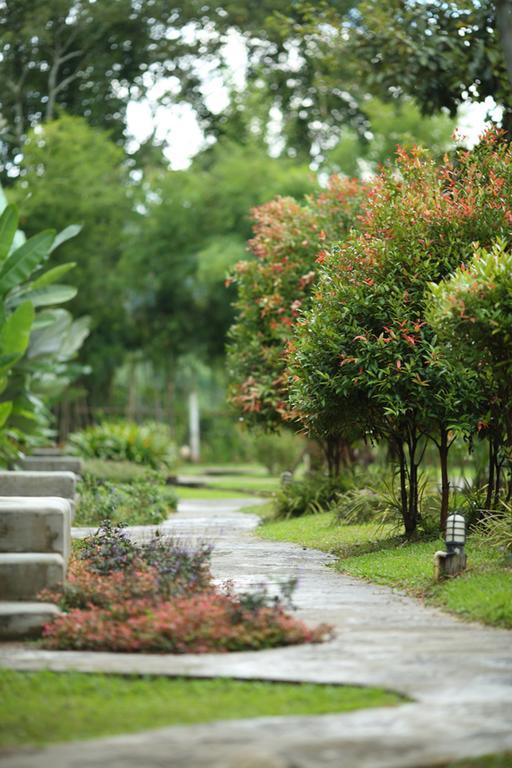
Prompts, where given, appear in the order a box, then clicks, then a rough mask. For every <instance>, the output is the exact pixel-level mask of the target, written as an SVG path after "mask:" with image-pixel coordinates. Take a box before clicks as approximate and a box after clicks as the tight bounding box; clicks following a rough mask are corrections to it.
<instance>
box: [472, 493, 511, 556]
mask: <svg viewBox="0 0 512 768" xmlns="http://www.w3.org/2000/svg"><path fill="white" fill-rule="evenodd" d="M474 536H475V537H476V538H478V539H481V540H483V542H484V543H485V544H490V545H491V546H492V547H494V548H496V549H499V550H501V551H502V552H504V553H505V554H506V555H507V556H508V557H509V558H512V505H511V504H510V503H508V502H505V501H502V502H501V504H500V507H499V509H497V510H496V511H494V512H492V513H491V512H488V513H487V514H486V516H485V517H484V519H483V520H481V521H480V522H479V523H478V525H477V526H476V529H475V533H474Z"/></svg>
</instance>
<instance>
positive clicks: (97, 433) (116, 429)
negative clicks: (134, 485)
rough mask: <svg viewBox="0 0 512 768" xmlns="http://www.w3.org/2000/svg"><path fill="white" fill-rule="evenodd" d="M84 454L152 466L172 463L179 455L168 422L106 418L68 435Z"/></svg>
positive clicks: (165, 465)
mask: <svg viewBox="0 0 512 768" xmlns="http://www.w3.org/2000/svg"><path fill="white" fill-rule="evenodd" d="M69 444H70V446H71V447H72V449H73V450H74V451H76V452H77V453H78V454H79V455H80V456H83V457H84V458H97V459H106V460H110V461H131V462H133V463H134V464H144V465H146V466H148V467H152V468H153V469H158V468H160V467H168V466H170V465H171V464H172V463H173V462H174V461H175V458H176V453H175V447H174V444H173V441H172V436H171V431H170V429H169V427H167V426H166V425H165V424H162V423H158V422H147V423H146V424H136V423H135V422H129V421H104V422H102V423H101V424H96V425H93V426H91V427H87V428H86V429H84V430H82V431H81V432H75V433H74V434H72V435H70V437H69Z"/></svg>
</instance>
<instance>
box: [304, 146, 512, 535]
mask: <svg viewBox="0 0 512 768" xmlns="http://www.w3.org/2000/svg"><path fill="white" fill-rule="evenodd" d="M511 160H512V154H511V151H510V148H509V146H508V145H507V144H500V143H499V135H498V134H496V133H493V132H490V133H488V134H487V136H486V137H485V139H484V140H483V141H482V143H481V145H479V146H478V147H477V148H476V149H475V150H474V151H473V152H472V153H469V152H462V151H461V152H459V154H458V156H457V162H456V163H455V162H454V161H450V160H448V159H447V160H445V161H444V162H443V164H442V165H438V164H437V163H436V162H435V161H434V160H433V159H431V158H430V156H429V155H428V154H427V153H425V152H424V151H422V150H420V149H414V150H411V151H410V152H405V151H403V150H399V152H398V156H397V168H396V169H389V170H383V172H382V173H381V174H380V175H379V176H378V177H377V178H376V180H375V181H374V182H373V183H372V185H371V188H370V190H369V193H368V203H367V204H366V205H365V207H364V214H363V216H362V217H361V221H360V223H359V228H358V231H353V232H352V233H351V234H350V235H349V237H348V238H347V239H345V240H344V241H343V242H342V243H341V244H340V246H338V247H335V248H332V249H331V252H330V255H329V257H328V258H327V259H326V260H325V267H324V271H323V274H322V277H321V279H320V281H319V283H318V286H317V290H316V292H315V294H314V301H313V302H312V304H311V308H310V309H309V310H308V312H307V313H306V314H305V317H304V322H303V323H302V324H301V325H299V326H297V333H296V351H295V352H294V353H293V354H292V356H291V362H292V366H291V374H292V380H293V382H294V384H293V398H292V404H293V405H294V406H295V408H296V410H297V411H298V412H299V413H300V414H301V417H302V419H303V421H304V422H305V424H306V425H307V426H308V427H309V429H310V431H311V432H313V433H315V432H316V433H318V431H319V427H320V428H321V427H322V426H323V425H325V426H324V429H332V428H333V426H336V425H337V426H338V429H339V430H340V431H341V432H342V430H343V427H344V425H343V417H344V416H347V417H348V419H349V423H351V424H352V425H355V426H357V427H358V428H359V430H360V431H361V432H362V433H365V434H366V435H367V436H368V437H369V438H370V439H376V438H381V439H385V440H387V441H389V442H390V443H391V447H392V450H393V451H394V453H395V456H396V458H397V459H398V462H399V466H400V469H401V483H402V488H401V495H402V514H403V516H404V522H405V525H406V529H407V532H408V533H409V534H412V533H413V532H414V530H415V528H416V525H417V522H418V482H417V471H418V466H419V464H420V463H421V457H422V455H423V453H424V442H423V440H424V438H423V435H429V436H430V437H431V439H432V440H433V441H435V442H436V444H437V445H438V447H439V450H440V454H441V449H442V448H443V446H444V450H445V455H444V459H445V460H446V455H447V451H448V447H449V441H450V439H451V438H449V432H450V431H451V430H454V429H455V430H457V431H458V432H466V433H471V430H472V426H473V423H474V422H473V418H472V414H473V413H474V410H475V408H478V405H479V404H478V399H479V397H480V396H482V395H483V394H484V393H482V392H481V390H480V388H479V387H478V384H477V376H476V372H475V370H474V369H472V367H471V365H468V364H467V362H466V359H465V358H464V357H463V356H462V357H460V356H459V357H453V356H450V355H449V354H448V350H447V349H446V348H445V347H444V346H443V345H442V344H440V343H439V342H438V339H437V336H436V333H435V330H434V329H433V328H432V326H431V325H430V324H429V322H428V305H429V302H430V284H431V283H433V282H435V283H438V282H440V281H441V280H443V279H444V278H445V277H447V276H448V275H449V274H450V273H451V272H452V271H453V270H454V269H456V268H457V267H458V266H459V264H460V263H461V261H465V260H466V259H467V258H468V256H470V254H471V251H472V243H473V242H474V241H476V240H477V241H479V242H480V243H482V245H483V244H490V243H492V242H493V241H494V240H495V238H496V236H497V235H499V234H502V235H503V237H506V236H507V233H508V232H509V227H510V225H509V219H510V216H511V215H512V211H511V210H510V208H509V200H510V197H509V196H508V195H509V192H510V190H512V162H511ZM397 171H398V173H397ZM444 490H445V494H444V497H443V501H444V503H445V505H446V503H447V495H446V492H447V486H446V483H445V484H444ZM441 511H442V513H443V508H442V510H441ZM444 513H446V506H444ZM441 519H442V515H441Z"/></svg>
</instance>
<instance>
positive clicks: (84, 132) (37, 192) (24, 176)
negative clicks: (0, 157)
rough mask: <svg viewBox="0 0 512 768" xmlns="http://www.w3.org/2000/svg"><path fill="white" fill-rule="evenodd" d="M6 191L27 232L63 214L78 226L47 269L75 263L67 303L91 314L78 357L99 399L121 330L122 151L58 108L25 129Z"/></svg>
mask: <svg viewBox="0 0 512 768" xmlns="http://www.w3.org/2000/svg"><path fill="white" fill-rule="evenodd" d="M12 197H13V199H15V200H16V201H17V203H18V205H19V207H20V210H21V211H22V226H23V229H24V230H25V231H26V232H27V234H29V235H31V234H33V233H35V232H38V231H39V230H40V229H41V228H42V227H44V226H48V224H49V225H50V226H52V227H55V229H58V230H63V229H64V228H65V227H66V226H67V224H68V223H69V222H70V221H78V222H79V223H80V224H81V225H82V227H81V229H80V230H79V231H78V232H77V231H76V230H75V231H73V230H71V232H70V231H69V230H67V231H66V230H64V232H63V233H61V236H60V238H61V242H60V246H59V249H58V250H57V251H53V252H52V253H51V257H50V263H51V265H52V267H53V268H54V269H58V270H60V271H59V272H56V273H54V276H55V277H54V280H55V281H56V280H57V277H58V279H59V280H60V276H61V275H62V271H61V268H62V269H65V265H66V263H67V262H74V263H76V268H75V269H74V270H73V272H72V274H71V276H70V281H71V282H72V284H73V285H74V287H75V288H76V289H78V293H77V295H76V297H75V298H73V299H72V302H71V304H70V308H71V311H72V312H73V314H76V315H82V314H87V315H91V316H92V318H93V321H92V330H93V332H92V334H91V337H90V339H89V340H88V341H87V344H86V345H85V347H84V349H83V350H82V351H81V353H80V359H81V361H82V362H83V363H84V364H86V365H88V366H90V367H91V371H90V376H91V378H90V379H89V380H88V386H89V388H90V389H91V390H92V393H93V399H94V398H98V397H99V396H101V398H102V402H101V405H104V402H103V398H104V393H105V391H106V390H108V386H109V384H110V380H111V377H112V374H113V371H114V369H115V366H116V364H117V363H118V362H119V361H120V359H121V356H122V345H123V344H124V343H125V342H124V338H125V337H126V330H125V317H124V305H123V291H124V286H123V282H124V278H123V274H122V271H121V269H120V261H121V256H122V252H123V248H124V233H125V229H126V227H127V226H128V224H129V222H130V219H131V216H132V213H131V200H130V187H129V183H128V167H127V165H126V162H125V158H124V155H123V152H122V150H121V149H120V148H119V147H117V146H115V144H113V143H112V141H111V139H110V137H109V135H108V134H107V133H105V132H102V131H100V130H95V129H93V128H91V127H89V125H88V124H87V122H86V121H85V120H84V119H83V118H80V117H70V116H67V115H62V116H61V117H59V118H58V119H57V120H53V121H51V122H47V123H46V124H45V125H44V126H40V127H38V128H37V129H34V130H33V131H31V132H30V133H29V135H28V137H27V140H26V142H25V145H24V149H23V163H22V167H21V175H20V177H19V180H18V181H17V182H16V184H15V187H14V190H13V192H12ZM64 233H66V234H64ZM70 234H71V235H72V237H69V235H70ZM29 242H31V241H29ZM56 243H58V241H57V240H56ZM63 265H64V266H63ZM40 287H41V286H37V285H36V286H35V288H36V290H39V288H40ZM54 290H55V288H54ZM70 298H72V297H70Z"/></svg>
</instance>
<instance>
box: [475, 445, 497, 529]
mask: <svg viewBox="0 0 512 768" xmlns="http://www.w3.org/2000/svg"><path fill="white" fill-rule="evenodd" d="M488 462H489V467H488V472H487V493H486V495H485V511H486V512H487V511H489V510H490V509H491V505H492V497H493V493H494V467H495V462H494V438H493V437H492V435H491V436H489V459H488ZM482 517H483V514H482V512H479V514H478V519H481V518H482Z"/></svg>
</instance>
